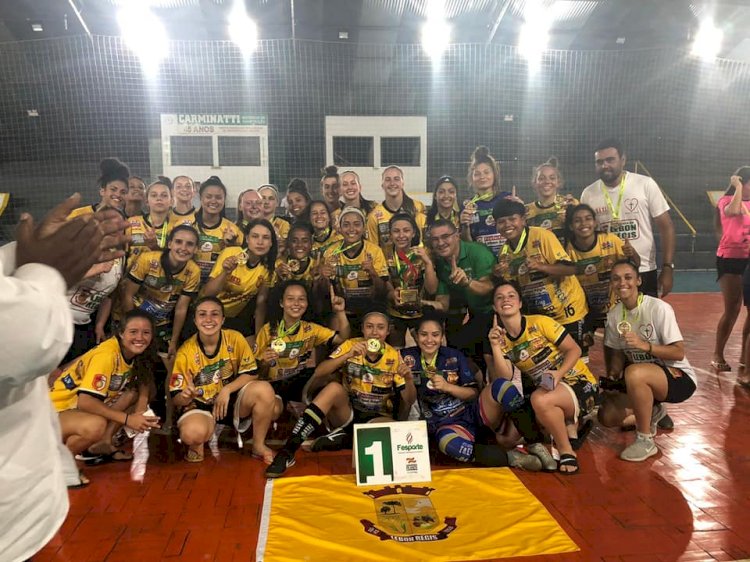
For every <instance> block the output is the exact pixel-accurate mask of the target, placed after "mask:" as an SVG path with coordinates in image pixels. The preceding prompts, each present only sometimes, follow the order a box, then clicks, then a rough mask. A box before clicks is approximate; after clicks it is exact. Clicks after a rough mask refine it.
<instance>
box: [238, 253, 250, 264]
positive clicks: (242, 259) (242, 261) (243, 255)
mask: <svg viewBox="0 0 750 562" xmlns="http://www.w3.org/2000/svg"><path fill="white" fill-rule="evenodd" d="M247 258H248V255H247V252H240V253H239V254H237V265H245V264H246V263H247Z"/></svg>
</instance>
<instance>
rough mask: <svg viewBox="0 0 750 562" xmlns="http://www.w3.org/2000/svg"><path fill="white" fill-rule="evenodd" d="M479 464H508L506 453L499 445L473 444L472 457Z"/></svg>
mask: <svg viewBox="0 0 750 562" xmlns="http://www.w3.org/2000/svg"><path fill="white" fill-rule="evenodd" d="M472 460H473V461H474V462H475V463H476V464H478V465H479V466H508V453H506V452H505V450H504V449H503V448H502V447H500V446H499V445H482V444H481V443H477V444H476V445H474V458H473V459H472Z"/></svg>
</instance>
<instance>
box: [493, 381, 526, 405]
mask: <svg viewBox="0 0 750 562" xmlns="http://www.w3.org/2000/svg"><path fill="white" fill-rule="evenodd" d="M490 393H491V394H492V398H493V399H494V400H495V402H497V403H498V404H500V406H501V407H502V409H503V412H506V413H508V412H515V411H516V410H518V409H519V408H521V406H523V403H524V400H523V395H522V394H521V393H520V392H518V389H517V388H516V385H514V384H513V383H512V382H510V381H509V380H506V379H495V380H494V381H492V386H491V387H490Z"/></svg>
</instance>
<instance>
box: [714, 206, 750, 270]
mask: <svg viewBox="0 0 750 562" xmlns="http://www.w3.org/2000/svg"><path fill="white" fill-rule="evenodd" d="M731 201H732V196H731V195H724V196H723V197H722V198H721V199H719V203H718V204H717V208H718V209H719V216H720V217H721V230H722V235H721V241H720V242H719V248H718V249H717V250H716V255H717V256H719V257H720V258H738V259H746V258H748V257H749V256H750V201H743V202H742V214H741V215H739V216H731V217H728V216H727V215H726V213H725V210H726V207H727V205H729V203H730V202H731Z"/></svg>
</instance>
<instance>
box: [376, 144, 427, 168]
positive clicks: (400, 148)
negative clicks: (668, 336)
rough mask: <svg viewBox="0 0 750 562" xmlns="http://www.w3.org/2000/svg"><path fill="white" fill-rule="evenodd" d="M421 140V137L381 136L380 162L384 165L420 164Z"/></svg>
mask: <svg viewBox="0 0 750 562" xmlns="http://www.w3.org/2000/svg"><path fill="white" fill-rule="evenodd" d="M420 141H421V139H420V138H419V137H381V138H380V164H381V165H382V166H391V165H393V166H419V164H420V157H421V144H420Z"/></svg>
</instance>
